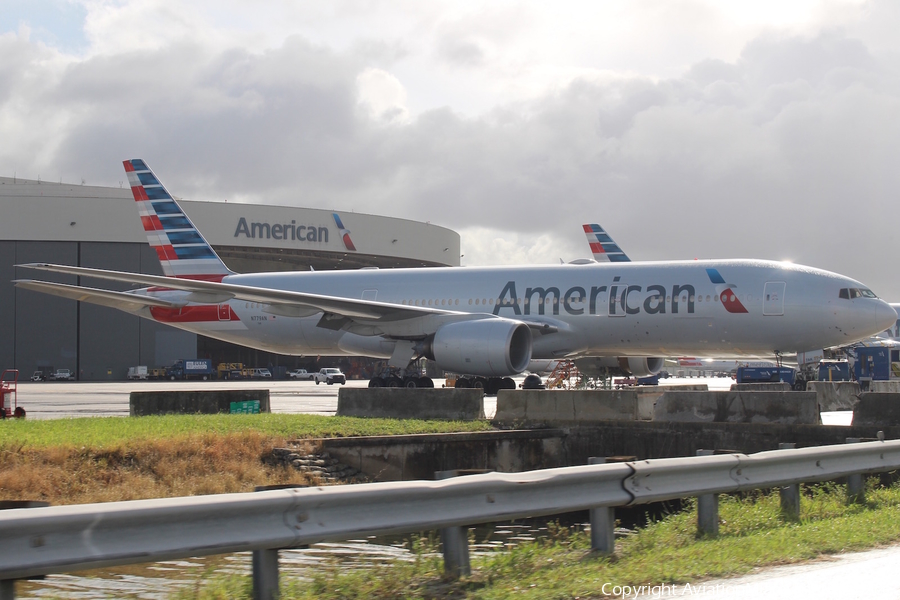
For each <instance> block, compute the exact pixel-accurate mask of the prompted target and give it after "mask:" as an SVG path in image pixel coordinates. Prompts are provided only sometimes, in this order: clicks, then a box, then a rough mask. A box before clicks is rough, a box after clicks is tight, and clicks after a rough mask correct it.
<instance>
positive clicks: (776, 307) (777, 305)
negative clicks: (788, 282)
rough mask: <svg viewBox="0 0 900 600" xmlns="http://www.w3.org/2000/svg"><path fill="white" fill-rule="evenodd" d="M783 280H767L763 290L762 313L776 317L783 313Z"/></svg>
mask: <svg viewBox="0 0 900 600" xmlns="http://www.w3.org/2000/svg"><path fill="white" fill-rule="evenodd" d="M784 286H785V283H784V282H783V281H767V282H766V287H765V291H764V292H763V314H764V315H768V316H770V317H777V316H780V315H783V314H784Z"/></svg>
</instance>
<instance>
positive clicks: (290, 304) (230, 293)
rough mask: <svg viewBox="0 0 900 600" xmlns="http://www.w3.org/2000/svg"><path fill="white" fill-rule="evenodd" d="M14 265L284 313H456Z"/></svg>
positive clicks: (367, 316)
mask: <svg viewBox="0 0 900 600" xmlns="http://www.w3.org/2000/svg"><path fill="white" fill-rule="evenodd" d="M16 266H18V267H26V268H29V269H38V270H42V271H52V272H54V273H66V274H68V275H78V276H80V277H96V278H98V279H109V280H112V281H125V282H130V283H137V284H140V285H145V286H150V287H159V288H164V289H170V290H183V291H186V292H193V294H192V296H193V297H191V296H189V297H188V300H190V301H192V302H210V303H221V302H225V301H227V300H230V299H232V298H237V299H240V300H245V301H248V302H261V303H264V304H271V305H276V306H277V305H282V307H283V308H284V312H285V313H286V314H287V313H290V312H291V311H290V309H291V308H295V309H298V310H300V311H303V309H313V310H312V311H311V312H310V311H308V310H307V311H304V312H305V314H311V313H315V312H320V311H321V312H327V313H332V314H336V315H341V316H344V317H348V318H351V319H363V320H376V321H378V320H388V321H390V320H397V319H408V318H414V317H422V316H426V315H447V314H455V313H456V311H448V310H440V309H435V308H428V307H421V306H404V305H398V304H390V303H386V302H375V301H372V300H357V299H354V298H340V297H336V296H326V295H322V294H309V293H306V292H292V291H287V290H278V289H271V288H262V287H256V286H249V285H235V284H231V283H218V282H215V281H201V280H196V279H181V278H176V277H163V276H160V275H145V274H143V273H127V272H123V271H108V270H106V269H92V268H88V267H74V266H71V265H54V264H49V263H29V264H23V265H16Z"/></svg>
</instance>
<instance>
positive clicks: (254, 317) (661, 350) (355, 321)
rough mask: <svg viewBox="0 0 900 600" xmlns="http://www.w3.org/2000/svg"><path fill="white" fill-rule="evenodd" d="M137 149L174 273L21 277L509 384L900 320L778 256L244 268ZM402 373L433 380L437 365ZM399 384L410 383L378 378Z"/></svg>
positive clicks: (157, 311)
mask: <svg viewBox="0 0 900 600" xmlns="http://www.w3.org/2000/svg"><path fill="white" fill-rule="evenodd" d="M123 164H124V167H125V171H126V174H127V176H128V180H129V184H130V186H131V190H132V193H133V196H134V199H135V205H136V206H137V209H138V213H139V216H140V219H141V222H142V224H143V226H144V230H145V231H146V233H147V238H148V242H149V243H150V245H151V247H153V248H154V250H155V251H156V253H157V256H158V257H159V260H160V264H161V265H162V269H163V273H164V275H163V276H156V275H145V274H139V273H127V272H121V271H110V270H104V269H95V268H90V267H80V266H69V265H56V264H48V263H32V264H25V265H17V266H19V267H26V268H31V269H37V270H44V271H51V272H55V273H64V274H70V275H76V276H82V277H91V278H98V279H105V280H112V281H120V282H130V283H133V284H138V285H142V286H144V287H142V288H140V289H134V290H129V291H124V292H123V291H112V290H104V289H98V288H91V287H86V286H81V285H70V284H63V283H53V282H47V281H39V280H30V279H18V280H15V281H14V283H15V285H16V286H18V287H20V288H23V289H27V290H33V291H38V292H43V293H47V294H53V295H56V296H61V297H64V298H70V299H74V300H78V301H82V302H90V303H94V304H99V305H104V306H109V307H113V308H117V309H119V310H123V311H125V312H128V313H131V314H135V315H138V316H141V317H144V318H147V319H151V320H154V321H157V322H160V323H165V324H168V325H171V326H173V327H177V328H180V329H184V330H187V331H191V332H194V333H197V334H201V335H206V336H209V337H212V338H215V339H219V340H223V341H227V342H231V343H235V344H240V345H243V346H248V347H251V348H257V349H260V350H265V351H271V352H277V353H282V354H288V355H312V354H314V355H321V356H348V355H349V356H369V357H374V358H386V359H389V364H390V365H392V366H394V367H396V368H398V369H401V368H405V367H407V366H408V365H409V363H410V362H411V361H412V360H413V359H415V358H419V357H425V358H428V359H431V360H433V361H434V362H435V363H436V364H437V367H438V368H440V369H442V370H446V371H452V372H456V373H467V374H471V375H476V376H479V377H483V378H485V379H486V380H490V381H491V382H495V383H496V385H497V386H500V387H508V384H510V383H512V385H513V387H514V386H515V384H514V383H513V381H512V379H511V376H514V375H517V374H519V373H522V372H523V371H524V370H525V369H526V368H527V367H528V365H529V363H530V362H531V361H532V360H544V359H554V360H559V359H564V358H565V359H568V358H580V357H602V358H603V359H604V360H608V361H612V362H614V363H617V364H619V365H624V366H626V367H627V368H628V370H629V371H630V372H631V373H633V374H635V375H636V376H646V375H652V374H654V373H656V372H659V370H660V369H661V368H662V367H663V364H664V359H663V358H659V357H666V356H682V355H696V356H756V355H759V354H778V353H787V352H793V351H801V350H807V349H809V348H823V347H829V346H837V345H844V344H847V343H850V342H853V341H856V340H860V339H864V338H866V337H869V336H871V335H874V334H876V333H878V332H881V331H884V330H885V329H887V328H888V327H890V326H892V325H893V324H894V323H895V321H896V320H897V313H896V312H895V311H894V309H892V308H891V307H890V306H889V305H888V304H887V303H886V302H884V301H882V300H880V299H879V298H877V297H876V296H875V294H874V293H872V292H871V291H870V290H869V289H868V288H866V287H865V286H863V285H862V284H861V283H859V282H857V281H855V280H853V279H850V278H847V277H844V276H841V275H838V274H836V273H831V272H829V271H825V270H821V269H816V268H812V267H804V266H801V265H796V264H791V263H785V262H776V261H768V260H744V259H728V260H691V261H655V262H649V261H648V262H643V261H642V262H606V263H596V262H593V261H591V262H590V264H566V265H543V266H533V265H528V266H497V267H437V268H413V269H381V270H379V269H360V270H355V271H328V272H322V271H317V272H311V271H303V272H277V273H247V274H238V273H234V272H232V271H231V270H230V269H228V268H227V267H226V266H225V264H224V263H223V262H222V260H221V259H220V258H219V257H218V256H217V255H216V253H215V251H214V250H213V249H212V247H211V246H210V244H209V243H208V242H207V241H206V239H205V238H204V237H203V235H202V234H201V233H200V232H199V231H198V230H197V228H196V227H195V226H194V224H193V223H192V222H191V220H190V219H189V218H188V216H187V215H186V214H185V213H184V212H183V211H182V209H181V207H180V206H179V204H178V203H177V202H176V200H175V199H174V198H173V197H172V195H171V194H169V192H168V191H167V190H166V188H165V187H164V186H163V185H162V183H160V181H159V179H158V178H157V177H156V176H155V175H154V173H153V172H152V171H151V170H150V168H149V167H148V166H147V164H146V162H144V161H143V160H141V159H133V160H126V161H124V163H123ZM848 290H855V293H854V297H853V298H850V297H849V292H848ZM404 383H405V384H406V385H409V386H416V385H421V386H425V387H428V386H430V385H433V382H432V381H431V380H430V379H428V378H421V379H415V378H412V379H410V380H409V381H405V382H404ZM386 384H387V385H399V383H398V382H397V381H395V380H390V381H387V380H384V379H380V378H373V379H372V380H370V382H369V385H370V386H372V387H377V386H381V385H386ZM492 385H493V383H492ZM498 389H499V388H498Z"/></svg>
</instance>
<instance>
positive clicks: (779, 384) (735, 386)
mask: <svg viewBox="0 0 900 600" xmlns="http://www.w3.org/2000/svg"><path fill="white" fill-rule="evenodd" d="M731 391H732V392H789V391H791V384H789V383H785V382H783V381H773V382H771V383H732V384H731Z"/></svg>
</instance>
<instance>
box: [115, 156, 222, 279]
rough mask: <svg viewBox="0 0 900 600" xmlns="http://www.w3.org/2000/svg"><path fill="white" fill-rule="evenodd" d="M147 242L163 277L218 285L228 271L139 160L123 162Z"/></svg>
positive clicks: (170, 196)
mask: <svg viewBox="0 0 900 600" xmlns="http://www.w3.org/2000/svg"><path fill="white" fill-rule="evenodd" d="M123 164H124V165H125V173H126V174H127V175H128V183H129V184H130V185H131V193H132V194H133V195H134V200H135V202H136V203H137V207H138V213H139V214H140V216H141V223H142V224H143V225H144V231H146V232H147V241H148V242H150V247H151V248H153V249H154V250H155V251H156V255H157V256H158V257H159V263H160V264H161V265H162V270H163V273H164V274H165V275H166V276H167V277H180V278H182V279H201V280H205V281H221V280H222V278H223V277H225V276H226V275H231V274H232V271H230V270H229V269H228V267H226V266H225V263H223V262H222V259H220V258H219V256H218V255H217V254H216V253H215V251H214V250H213V249H212V246H210V245H209V242H207V241H206V239H205V238H204V237H203V236H202V235H201V234H200V232H199V231H198V230H197V228H196V227H195V226H194V224H193V223H192V222H191V220H190V219H189V218H188V217H187V215H186V214H184V211H182V210H181V207H180V206H179V205H178V203H177V202H176V201H175V199H174V198H173V197H172V195H171V194H169V192H167V191H166V188H165V187H163V185H162V183H160V181H159V179H157V178H156V176H155V175H154V174H153V171H151V170H150V167H148V166H147V163H145V162H144V161H143V160H141V159H133V160H126V161H123Z"/></svg>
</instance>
